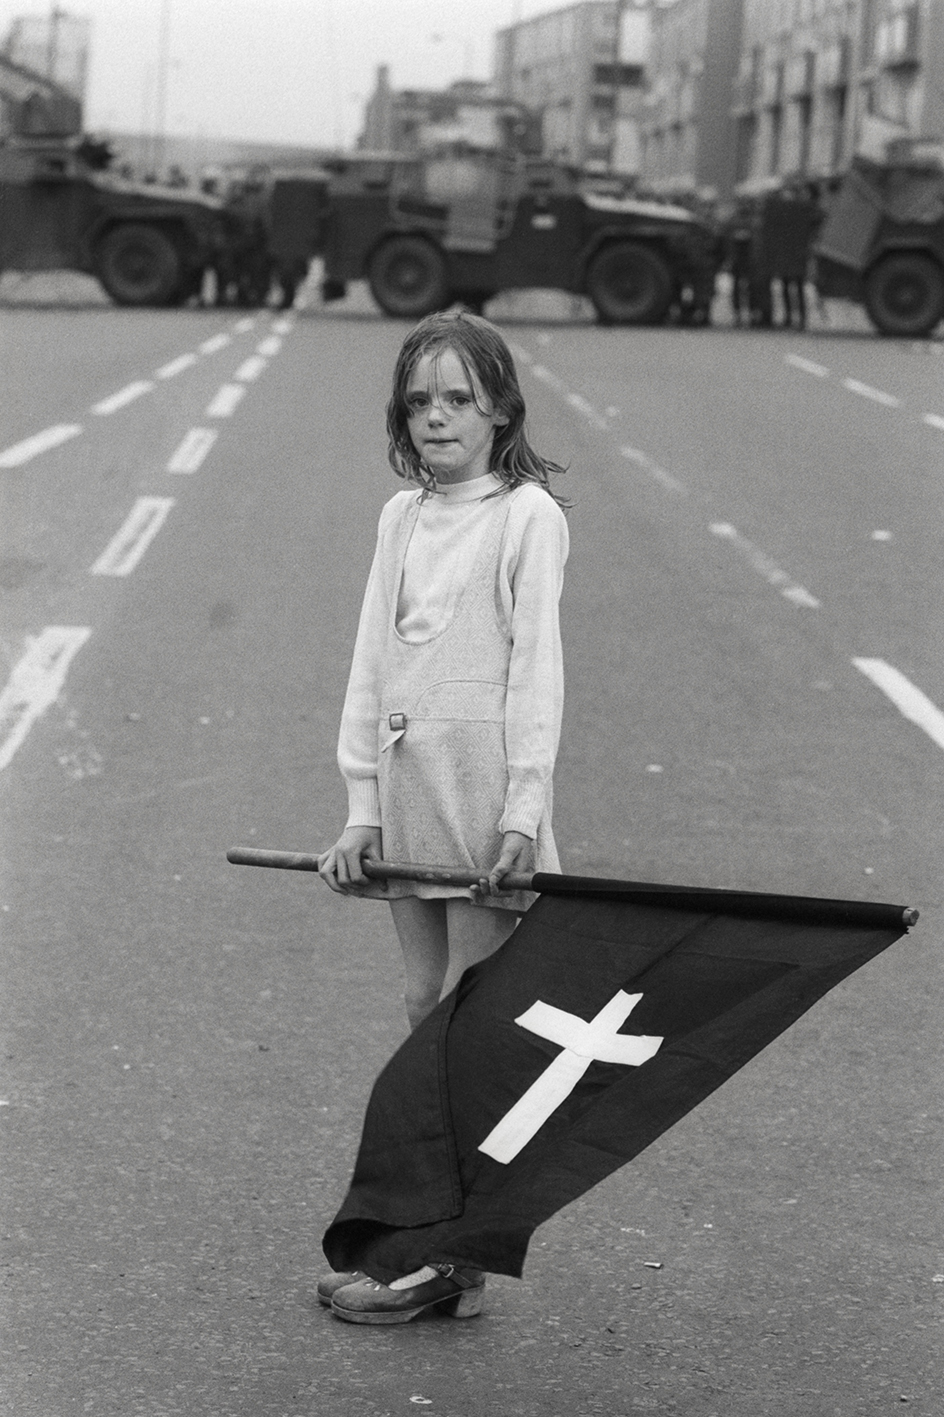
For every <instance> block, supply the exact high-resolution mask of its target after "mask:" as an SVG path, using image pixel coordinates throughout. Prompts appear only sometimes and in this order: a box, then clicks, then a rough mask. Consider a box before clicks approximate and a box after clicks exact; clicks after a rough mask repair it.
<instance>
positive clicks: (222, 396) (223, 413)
mask: <svg viewBox="0 0 944 1417" xmlns="http://www.w3.org/2000/svg"><path fill="white" fill-rule="evenodd" d="M245 394H246V386H245V384H222V385H221V386H220V387H219V388H218V389H217V391H216V394H215V395H214V397H213V398H212V399H211V400H210V402H209V403H208V404H207V407H206V416H207V418H229V416H230V414H232V413H233V412H234V411H235V408H236V405H237V404H238V403H239V402H240V401H241V400H242V399H243V398H244V397H245Z"/></svg>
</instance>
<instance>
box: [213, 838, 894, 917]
mask: <svg viewBox="0 0 944 1417" xmlns="http://www.w3.org/2000/svg"><path fill="white" fill-rule="evenodd" d="M226 859H227V861H229V862H230V863H231V864H232V865H234V866H270V867H275V868H276V869H278V870H281V871H317V870H318V855H317V853H309V852H304V851H268V850H264V849H262V848H259V847H254V846H237V847H233V848H232V850H230V851H227V853H226ZM363 864H364V874H365V875H366V876H369V877H371V879H372V880H397V881H423V882H425V883H426V884H428V885H441V886H474V885H477V884H478V882H479V881H480V880H481V879H482V876H483V874H485V873H483V872H482V871H469V870H459V869H455V868H453V867H451V866H422V865H416V864H414V863H413V862H402V861H365V862H364V863H363ZM502 887H503V889H504V890H506V891H535V892H536V893H537V894H539V895H565V896H575V895H579V896H583V897H592V898H595V899H600V900H621V901H625V902H630V901H631V902H632V903H633V904H635V905H649V906H653V907H662V908H663V909H670V910H685V911H690V912H691V913H692V914H694V915H697V914H704V913H711V914H713V915H741V916H749V917H754V918H768V919H773V920H806V921H809V922H810V923H814V922H815V923H819V924H824V925H825V924H839V925H862V926H866V927H869V926H871V927H874V928H875V929H886V928H895V927H900V926H902V925H905V926H909V925H915V924H916V923H917V920H918V912H917V910H915V909H913V908H912V907H910V906H903V905H885V904H884V903H882V902H881V901H870V900H826V899H820V898H819V897H816V896H796V895H767V894H764V893H763V892H759V891H732V890H718V889H714V888H712V887H709V886H662V885H655V884H652V883H651V882H647V881H608V880H605V879H602V878H601V877H598V876H558V875H552V874H551V873H550V872H546V871H541V872H535V873H534V874H533V875H531V874H529V873H527V872H519V871H511V872H509V873H508V875H507V876H504V877H503V878H502Z"/></svg>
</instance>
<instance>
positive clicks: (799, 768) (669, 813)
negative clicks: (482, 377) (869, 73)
mask: <svg viewBox="0 0 944 1417" xmlns="http://www.w3.org/2000/svg"><path fill="white" fill-rule="evenodd" d="M536 308H537V311H538V313H535V310H536ZM540 308H541V307H534V306H533V305H532V306H528V305H527V303H526V302H513V301H512V302H506V304H505V305H504V306H502V307H498V308H497V315H499V316H500V317H501V318H502V320H503V323H504V328H505V331H506V334H507V336H508V338H509V340H510V341H511V342H512V345H513V348H514V350H515V353H516V356H517V358H518V361H519V365H520V368H521V372H522V381H523V387H524V389H525V394H526V398H527V401H528V405H529V412H530V421H531V427H532V435H533V440H534V441H535V443H536V444H537V445H538V446H539V447H540V448H541V449H542V450H543V451H546V452H547V453H548V454H550V455H551V456H553V457H555V458H557V459H558V460H559V461H562V462H566V463H568V464H569V466H570V471H569V473H568V475H567V479H566V490H567V492H568V495H569V496H570V497H571V498H572V500H573V502H574V504H575V505H574V508H573V511H572V512H571V514H570V525H571V537H572V555H571V560H570V563H569V567H568V578H567V586H566V590H565V600H564V606H563V630H564V640H565V663H566V670H567V703H566V710H565V724H564V735H563V743H562V749H561V754H560V758H559V765H558V772H557V775H556V779H555V826H556V831H557V836H558V840H559V843H560V845H561V848H562V858H563V862H564V869H565V870H567V869H571V870H580V871H582V872H586V873H592V874H600V875H607V876H622V877H627V878H635V879H642V880H654V881H668V882H677V883H684V884H693V885H694V884H705V885H710V886H718V885H720V886H740V887H743V888H746V889H755V890H767V891H771V890H776V891H788V892H795V893H797V894H809V895H829V896H847V897H855V898H862V899H877V900H887V901H894V902H899V903H901V904H908V905H914V906H917V907H918V908H919V909H920V910H921V920H920V923H919V925H918V927H917V928H916V929H915V930H914V931H913V932H912V933H911V935H910V936H909V937H907V938H906V939H904V940H902V941H901V942H900V943H899V944H897V945H895V946H893V947H892V949H891V950H890V951H888V952H887V953H886V954H885V955H884V956H882V957H881V958H880V959H879V960H877V961H875V962H874V963H873V964H872V965H870V966H868V967H867V968H866V969H864V970H862V971H860V972H859V973H858V974H857V975H855V976H853V977H852V978H851V979H850V980H848V981H847V982H846V983H845V984H843V985H842V986H840V987H839V988H838V989H836V990H835V991H834V992H833V993H832V994H831V995H830V996H828V997H827V998H826V999H825V1000H823V1001H822V1002H821V1003H820V1004H818V1005H817V1006H816V1007H815V1008H814V1010H813V1011H812V1012H811V1013H809V1014H808V1015H806V1016H805V1017H804V1019H802V1020H801V1021H800V1023H798V1024H797V1025H795V1026H794V1028H792V1029H791V1030H790V1031H789V1032H788V1033H787V1034H785V1035H784V1036H783V1037H782V1038H781V1039H780V1040H778V1041H777V1042H776V1043H775V1044H773V1045H772V1046H771V1047H770V1048H768V1049H767V1050H766V1051H765V1052H764V1053H763V1054H762V1055H761V1056H760V1057H759V1058H757V1059H756V1060H755V1061H754V1062H753V1063H752V1064H751V1065H749V1066H748V1067H747V1068H746V1069H744V1071H743V1072H742V1073H740V1074H739V1075H738V1076H737V1077H736V1078H735V1079H733V1080H732V1081H731V1082H730V1083H728V1084H726V1085H725V1087H724V1088H722V1089H721V1090H720V1091H719V1092H718V1093H716V1094H715V1095H714V1096H713V1097H712V1098H710V1099H709V1100H708V1101H707V1102H706V1103H705V1104H703V1105H702V1106H701V1107H700V1108H699V1109H698V1110H697V1111H696V1112H694V1113H692V1114H690V1115H689V1117H687V1118H686V1119H685V1120H684V1121H683V1122H682V1123H680V1124H679V1125H678V1126H676V1127H675V1128H674V1129H673V1130H672V1131H671V1132H669V1133H668V1134H667V1135H666V1136H664V1137H663V1138H662V1139H661V1140H660V1141H659V1142H658V1143H657V1144H656V1145H654V1146H653V1147H651V1148H650V1149H649V1150H648V1151H647V1152H645V1153H644V1154H643V1155H642V1156H641V1157H639V1158H638V1160H637V1161H636V1162H634V1163H633V1164H632V1165H631V1166H629V1167H627V1168H625V1169H624V1170H623V1171H621V1172H619V1173H617V1174H616V1175H615V1176H613V1177H612V1178H610V1180H609V1181H607V1182H606V1183H605V1184H604V1185H602V1186H600V1187H598V1188H597V1189H596V1190H594V1191H593V1192H591V1193H590V1194H589V1195H587V1196H585V1197H584V1198H583V1199H582V1200H581V1201H579V1202H578V1203H576V1204H575V1205H573V1206H571V1207H569V1208H568V1209H567V1210H566V1211H565V1212H563V1213H561V1214H560V1215H558V1216H557V1217H555V1218H554V1220H553V1221H551V1222H550V1223H549V1224H548V1225H546V1226H544V1227H543V1228H542V1229H541V1230H540V1231H539V1232H538V1233H537V1235H536V1236H535V1240H534V1242H533V1246H532V1249H531V1253H530V1256H529V1262H528V1267H527V1270H526V1274H525V1278H524V1280H523V1281H521V1282H517V1281H513V1280H510V1279H504V1278H497V1279H494V1280H492V1281H490V1284H489V1299H488V1302H487V1306H486V1312H485V1314H484V1316H483V1317H482V1318H481V1319H478V1320H476V1321H474V1322H470V1323H465V1324H460V1323H454V1322H451V1321H449V1320H446V1319H442V1318H440V1319H436V1318H433V1319H429V1320H426V1319H424V1320H420V1321H418V1322H416V1323H413V1324H411V1325H409V1326H407V1327H404V1328H397V1329H392V1330H383V1329H379V1330H372V1329H361V1328H354V1327H351V1326H348V1325H345V1324H342V1323H339V1322H338V1321H336V1320H334V1319H332V1318H331V1317H330V1315H328V1314H327V1313H325V1312H324V1311H323V1310H321V1309H319V1307H318V1305H317V1303H316V1302H315V1299H314V1284H315V1281H316V1279H317V1277H318V1275H319V1273H320V1272H321V1271H322V1268H323V1262H322V1260H321V1258H320V1236H321V1234H322V1232H323V1230H324V1227H325V1225H326V1224H327V1222H328V1221H329V1220H330V1219H331V1217H332V1215H333V1213H334V1210H335V1209H336V1207H337V1205H338V1203H339V1201H340V1199H341V1196H342V1195H343V1192H344V1188H345V1185H346V1182H347V1179H348V1175H349V1169H350V1165H351V1162H352V1159H353V1155H354V1151H355V1148H356V1144H357V1138H358V1134H359V1128H360V1123H361V1118H362V1114H363V1107H364V1103H365V1100H366V1097H367V1094H368V1091H369V1088H370V1085H371V1082H372V1080H373V1078H374V1076H375V1075H376V1073H377V1071H378V1070H379V1068H380V1067H381V1066H382V1064H383V1063H384V1062H385V1061H386V1059H387V1057H388V1056H389V1055H390V1053H391V1052H392V1051H393V1049H394V1048H395V1047H396V1046H397V1044H398V1043H399V1041H400V1040H401V1039H402V1037H403V1036H404V1032H405V1023H404V1018H403V1012H402V1004H401V1001H400V998H399V976H398V960H397V948H396V944H395V941H394V938H393V934H392V929H391V926H390V924H389V921H388V918H387V912H386V907H385V906H383V905H382V904H374V903H365V902H346V901H338V900H336V899H335V898H334V897H333V896H331V895H330V894H329V893H328V892H327V891H324V890H323V889H322V888H321V887H320V883H318V882H316V881H313V880H310V879H308V878H306V877H301V876H297V875H294V874H288V873H284V874H283V873H278V872H264V871H252V870H246V869H242V868H235V867H232V866H229V865H227V863H226V861H225V851H226V849H227V848H228V847H229V846H232V845H237V844H241V845H261V846H271V847H281V848H285V849H302V850H316V849H318V848H319V847H321V846H322V845H324V844H326V843H328V842H329V841H330V840H332V839H333V836H334V835H335V834H336V833H337V831H338V829H339V828H340V826H341V824H342V821H343V815H344V803H343V793H342V790H341V785H340V782H339V779H338V777H337V772H336V768H335V764H334V743H335V734H336V728H337V720H338V715H339V711H340V705H341V699H342V696H343V691H344V682H345V677H346V672H347V664H348V658H349V654H350V647H351V643H352V637H353V630H354V626H355V623H356V617H357V611H358V607H359V601H360V596H361V592H362V589H363V583H364V579H365V576H366V571H367V566H368V564H369V559H370V555H371V551H372V546H373V539H374V534H375V527H376V519H377V515H378V512H379V509H380V507H381V505H382V504H383V502H384V500H385V499H386V498H387V497H388V496H389V495H390V494H391V493H392V491H394V490H396V483H395V481H394V479H393V476H392V474H391V473H390V472H389V470H388V469H387V466H386V460H385V445H384V436H383V405H384V401H385V398H386V390H387V382H388V379H389V370H390V367H391V364H392V360H393V357H394V354H395V351H396V348H397V346H398V344H399V341H400V339H401V338H402V334H403V327H402V326H399V325H397V324H395V323H390V322H382V321H381V320H379V319H377V318H376V317H375V316H374V315H373V314H372V313H371V312H370V310H369V308H368V306H367V305H366V303H361V304H358V302H357V301H354V302H352V303H351V304H350V305H349V306H348V307H346V308H342V309H340V310H338V311H335V312H322V311H317V310H311V311H307V310H306V311H299V312H294V313H292V314H291V315H290V316H289V317H287V318H284V317H282V316H280V315H278V314H277V313H275V312H266V313H263V314H259V315H256V316H254V317H252V316H248V317H242V316H241V315H240V314H238V313H236V312H197V311H189V312H167V313H163V312H153V311H151V312H121V311H114V310H110V309H108V308H104V307H99V306H97V305H96V304H94V303H89V305H88V306H87V307H83V306H82V305H79V306H78V307H76V308H72V309H66V308H63V307H62V306H58V307H57V306H52V307H49V308H31V307H30V306H29V305H28V304H27V305H24V306H22V307H21V308H17V309H15V308H8V309H6V310H3V311H0V338H2V346H0V358H2V377H3V388H4V397H3V401H2V406H0V588H2V591H3V600H2V605H3V618H2V648H3V653H4V656H5V659H6V668H5V678H6V689H5V690H4V691H3V693H4V698H3V699H2V700H0V708H2V712H0V762H2V763H3V766H2V768H0V812H2V820H3V878H2V883H0V892H2V912H3V913H2V920H3V966H2V967H3V978H4V994H5V998H4V1004H3V1014H4V1019H3V1023H4V1035H5V1036H4V1044H5V1046H4V1050H3V1051H4V1057H5V1062H4V1074H5V1080H4V1084H3V1087H4V1091H3V1093H2V1100H3V1103H4V1105H3V1107H2V1109H0V1125H2V1127H3V1128H4V1131H5V1132H6V1146H5V1160H4V1166H3V1172H4V1178H5V1179H4V1182H3V1197H2V1199H3V1218H2V1225H3V1263H4V1273H5V1288H4V1295H5V1297H4V1305H5V1314H4V1328H5V1330H6V1332H7V1342H6V1344H5V1349H6V1359H5V1363H4V1369H5V1372H4V1376H3V1380H2V1381H3V1391H4V1395H3V1398H2V1404H3V1405H2V1408H0V1410H2V1411H3V1413H5V1414H7V1413H9V1414H10V1415H11V1417H68V1414H72V1413H91V1414H95V1417H99V1415H100V1417H132V1415H133V1414H142V1415H143V1414H147V1417H164V1414H178V1413H181V1414H187V1417H192V1414H194V1413H200V1414H201V1417H270V1414H271V1417H294V1414H296V1413H300V1414H310V1417H320V1414H322V1413H329V1412H330V1413H337V1414H339V1415H340V1417H386V1414H391V1415H392V1414H401V1413H406V1412H410V1411H413V1410H414V1408H416V1407H428V1408H429V1410H430V1411H431V1412H433V1413H437V1414H440V1417H538V1415H539V1414H540V1417H590V1414H603V1417H627V1415H628V1414H632V1413H635V1412H637V1411H653V1412H658V1413H666V1414H672V1413H678V1414H684V1417H796V1415H797V1414H803V1417H860V1414H861V1417H879V1414H886V1413H892V1412H896V1413H898V1412H902V1411H911V1412H915V1413H924V1414H928V1417H932V1414H935V1413H937V1412H939V1411H940V1405H939V1404H940V1397H939V1393H940V1357H941V1350H942V1344H941V1327H940V1324H941V1316H940V1304H941V1299H942V1297H944V1256H942V1253H941V1248H940V1241H941V1227H940V1216H941V1181H940V1176H941V1161H942V1154H941V1131H940V1121H941V1117H940V1112H941V1103H940V1097H941V1062H942V1058H941V1033H942V1008H941V1004H942V997H941V996H942V990H941V979H940V943H941V934H942V918H944V917H942V892H941V864H940V863H941V859H942V847H944V826H942V820H941V811H940V803H941V800H942V790H944V729H942V725H944V720H942V718H941V713H940V710H941V709H942V708H944V655H942V650H944V617H942V613H941V611H942V584H944V582H942V569H944V568H942V552H941V536H940V526H941V514H942V500H944V494H942V485H944V484H942V477H944V382H942V377H941V375H942V370H944V360H942V354H944V345H942V343H941V342H935V341H921V342H918V343H915V344H910V343H907V342H901V343H899V342H889V341H881V340H877V339H875V338H873V337H872V336H870V335H867V334H864V333H861V332H860V331H859V330H857V329H848V330H844V329H832V330H830V329H825V328H818V329H816V330H814V331H812V332H811V333H809V334H806V335H799V334H790V333H785V332H770V333H747V332H743V333H742V332H737V331H734V330H731V329H728V328H724V327H721V328H716V329H712V330H708V331H697V332H684V331H678V330H644V331H633V330H601V329H598V328H596V327H595V326H593V325H592V324H590V323H588V322H587V321H586V320H582V319H580V318H579V317H578V318H576V319H572V318H569V313H568V312H569V307H568V306H567V305H565V304H564V303H563V302H558V303H557V304H556V305H555V304H551V305H549V306H548V307H547V308H546V309H545V310H544V316H545V317H544V318H539V314H540ZM191 356H193V357H192V358H191ZM224 389H227V390H229V391H230V392H227V393H223V392H221V391H222V390H224ZM233 390H235V391H236V392H232V391H233ZM50 430H54V431H50ZM37 440H38V441H37ZM175 468H176V469H178V470H174V469H175ZM185 469H187V470H185ZM935 715H936V716H935ZM656 1263H658V1264H659V1265H660V1266H661V1268H658V1269H656V1268H653V1267H651V1266H652V1265H654V1264H656Z"/></svg>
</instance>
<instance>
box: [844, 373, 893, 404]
mask: <svg viewBox="0 0 944 1417" xmlns="http://www.w3.org/2000/svg"><path fill="white" fill-rule="evenodd" d="M842 386H843V388H844V389H848V390H849V392H850V393H852V394H859V395H860V397H861V398H864V399H871V400H872V402H873V403H880V404H883V405H884V406H885V407H886V408H901V399H896V398H895V395H894V394H886V393H885V391H884V389H873V387H872V385H871V384H863V382H862V380H861V379H843V381H842Z"/></svg>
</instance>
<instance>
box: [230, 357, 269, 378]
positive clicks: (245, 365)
mask: <svg viewBox="0 0 944 1417" xmlns="http://www.w3.org/2000/svg"><path fill="white" fill-rule="evenodd" d="M268 362H269V361H268V360H267V359H263V357H262V355H261V354H250V356H249V358H248V359H244V360H243V362H242V364H240V366H239V368H238V369H237V370H236V373H235V374H234V375H233V378H234V379H241V380H243V382H245V383H249V382H251V380H253V379H258V377H259V375H260V374H261V373H262V371H263V369H264V368H265V367H266V365H267V364H268Z"/></svg>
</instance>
